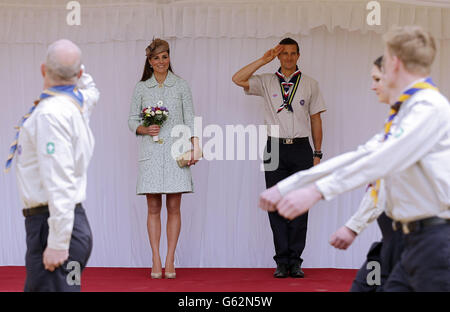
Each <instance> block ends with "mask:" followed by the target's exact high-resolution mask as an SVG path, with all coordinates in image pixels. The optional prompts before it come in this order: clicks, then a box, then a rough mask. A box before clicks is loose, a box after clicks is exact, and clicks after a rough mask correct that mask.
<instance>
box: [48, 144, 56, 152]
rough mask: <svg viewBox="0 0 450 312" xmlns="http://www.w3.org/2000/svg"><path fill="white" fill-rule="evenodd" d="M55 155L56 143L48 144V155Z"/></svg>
mask: <svg viewBox="0 0 450 312" xmlns="http://www.w3.org/2000/svg"><path fill="white" fill-rule="evenodd" d="M54 153H55V143H53V142H48V143H47V154H49V155H51V154H54Z"/></svg>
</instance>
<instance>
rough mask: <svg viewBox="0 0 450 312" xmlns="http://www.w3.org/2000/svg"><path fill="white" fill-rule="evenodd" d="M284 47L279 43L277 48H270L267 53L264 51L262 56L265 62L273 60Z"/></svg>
mask: <svg viewBox="0 0 450 312" xmlns="http://www.w3.org/2000/svg"><path fill="white" fill-rule="evenodd" d="M283 49H284V47H283V46H282V45H281V44H279V45H277V46H276V47H275V48H273V49H270V50H268V51H267V52H266V53H264V55H263V57H262V58H261V59H262V60H263V61H264V63H265V64H267V63H270V62H272V60H273V59H274V58H275V57H277V56H278V55H279V54H280V53H281V52H282V51H283Z"/></svg>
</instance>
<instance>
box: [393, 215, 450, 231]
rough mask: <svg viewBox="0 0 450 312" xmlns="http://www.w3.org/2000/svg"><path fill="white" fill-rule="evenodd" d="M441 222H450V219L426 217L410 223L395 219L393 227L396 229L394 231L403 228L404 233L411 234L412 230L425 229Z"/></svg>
mask: <svg viewBox="0 0 450 312" xmlns="http://www.w3.org/2000/svg"><path fill="white" fill-rule="evenodd" d="M439 224H450V220H449V219H443V218H439V217H431V218H426V219H422V220H417V221H413V222H408V223H402V222H399V221H393V222H392V228H393V229H394V231H397V230H399V229H400V228H401V229H402V231H403V233H404V234H409V233H412V232H416V231H418V230H420V229H423V228H425V227H429V226H433V225H439Z"/></svg>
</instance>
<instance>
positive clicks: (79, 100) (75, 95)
mask: <svg viewBox="0 0 450 312" xmlns="http://www.w3.org/2000/svg"><path fill="white" fill-rule="evenodd" d="M57 95H62V96H65V97H67V98H69V99H70V100H71V101H72V102H73V103H75V104H76V105H77V107H78V108H79V109H80V110H82V108H83V101H84V99H83V95H82V94H81V92H80V91H78V90H77V88H76V87H75V85H66V86H55V87H51V88H48V89H45V90H44V91H42V94H41V95H40V97H39V99H38V100H36V101H34V103H33V106H32V107H31V109H30V110H29V111H28V113H27V114H26V115H24V116H23V117H22V120H21V122H20V125H19V126H16V127H15V128H16V129H17V132H16V136H15V137H14V141H13V142H12V143H11V146H10V148H9V155H8V159H7V160H6V164H5V170H4V171H5V172H8V171H9V170H10V169H11V164H12V160H13V158H14V155H15V153H16V150H17V144H18V142H19V133H20V129H21V128H22V126H23V124H24V123H25V121H26V120H27V119H28V118H29V117H30V116H31V114H32V113H33V111H34V110H35V109H36V106H37V105H38V104H39V102H40V101H41V100H43V99H45V98H48V97H51V96H57Z"/></svg>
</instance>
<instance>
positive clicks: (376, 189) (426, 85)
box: [369, 77, 439, 205]
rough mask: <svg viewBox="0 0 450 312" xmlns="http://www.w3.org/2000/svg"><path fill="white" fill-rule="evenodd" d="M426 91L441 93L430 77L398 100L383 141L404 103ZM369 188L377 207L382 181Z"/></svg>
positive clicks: (385, 128) (390, 114)
mask: <svg viewBox="0 0 450 312" xmlns="http://www.w3.org/2000/svg"><path fill="white" fill-rule="evenodd" d="M425 89H430V90H435V91H439V90H438V88H437V87H436V85H435V84H434V83H433V80H432V79H431V77H429V78H427V79H426V80H425V81H421V82H418V83H415V84H414V85H413V86H412V87H411V88H409V89H408V90H406V91H405V92H403V94H402V95H400V97H399V98H398V100H397V102H395V104H394V105H392V106H391V111H390V112H389V117H388V119H387V121H386V123H385V124H384V138H383V141H386V140H387V139H388V137H389V135H390V134H391V133H390V130H391V126H392V121H393V120H394V118H395V116H397V113H398V111H399V110H400V106H401V105H402V103H403V102H405V101H406V100H408V99H409V98H410V97H411V96H413V95H414V94H415V93H416V92H418V91H420V90H425ZM369 186H372V189H371V191H370V196H371V197H372V199H373V202H374V204H375V205H377V203H378V192H379V190H380V180H377V181H376V183H375V185H369Z"/></svg>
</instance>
